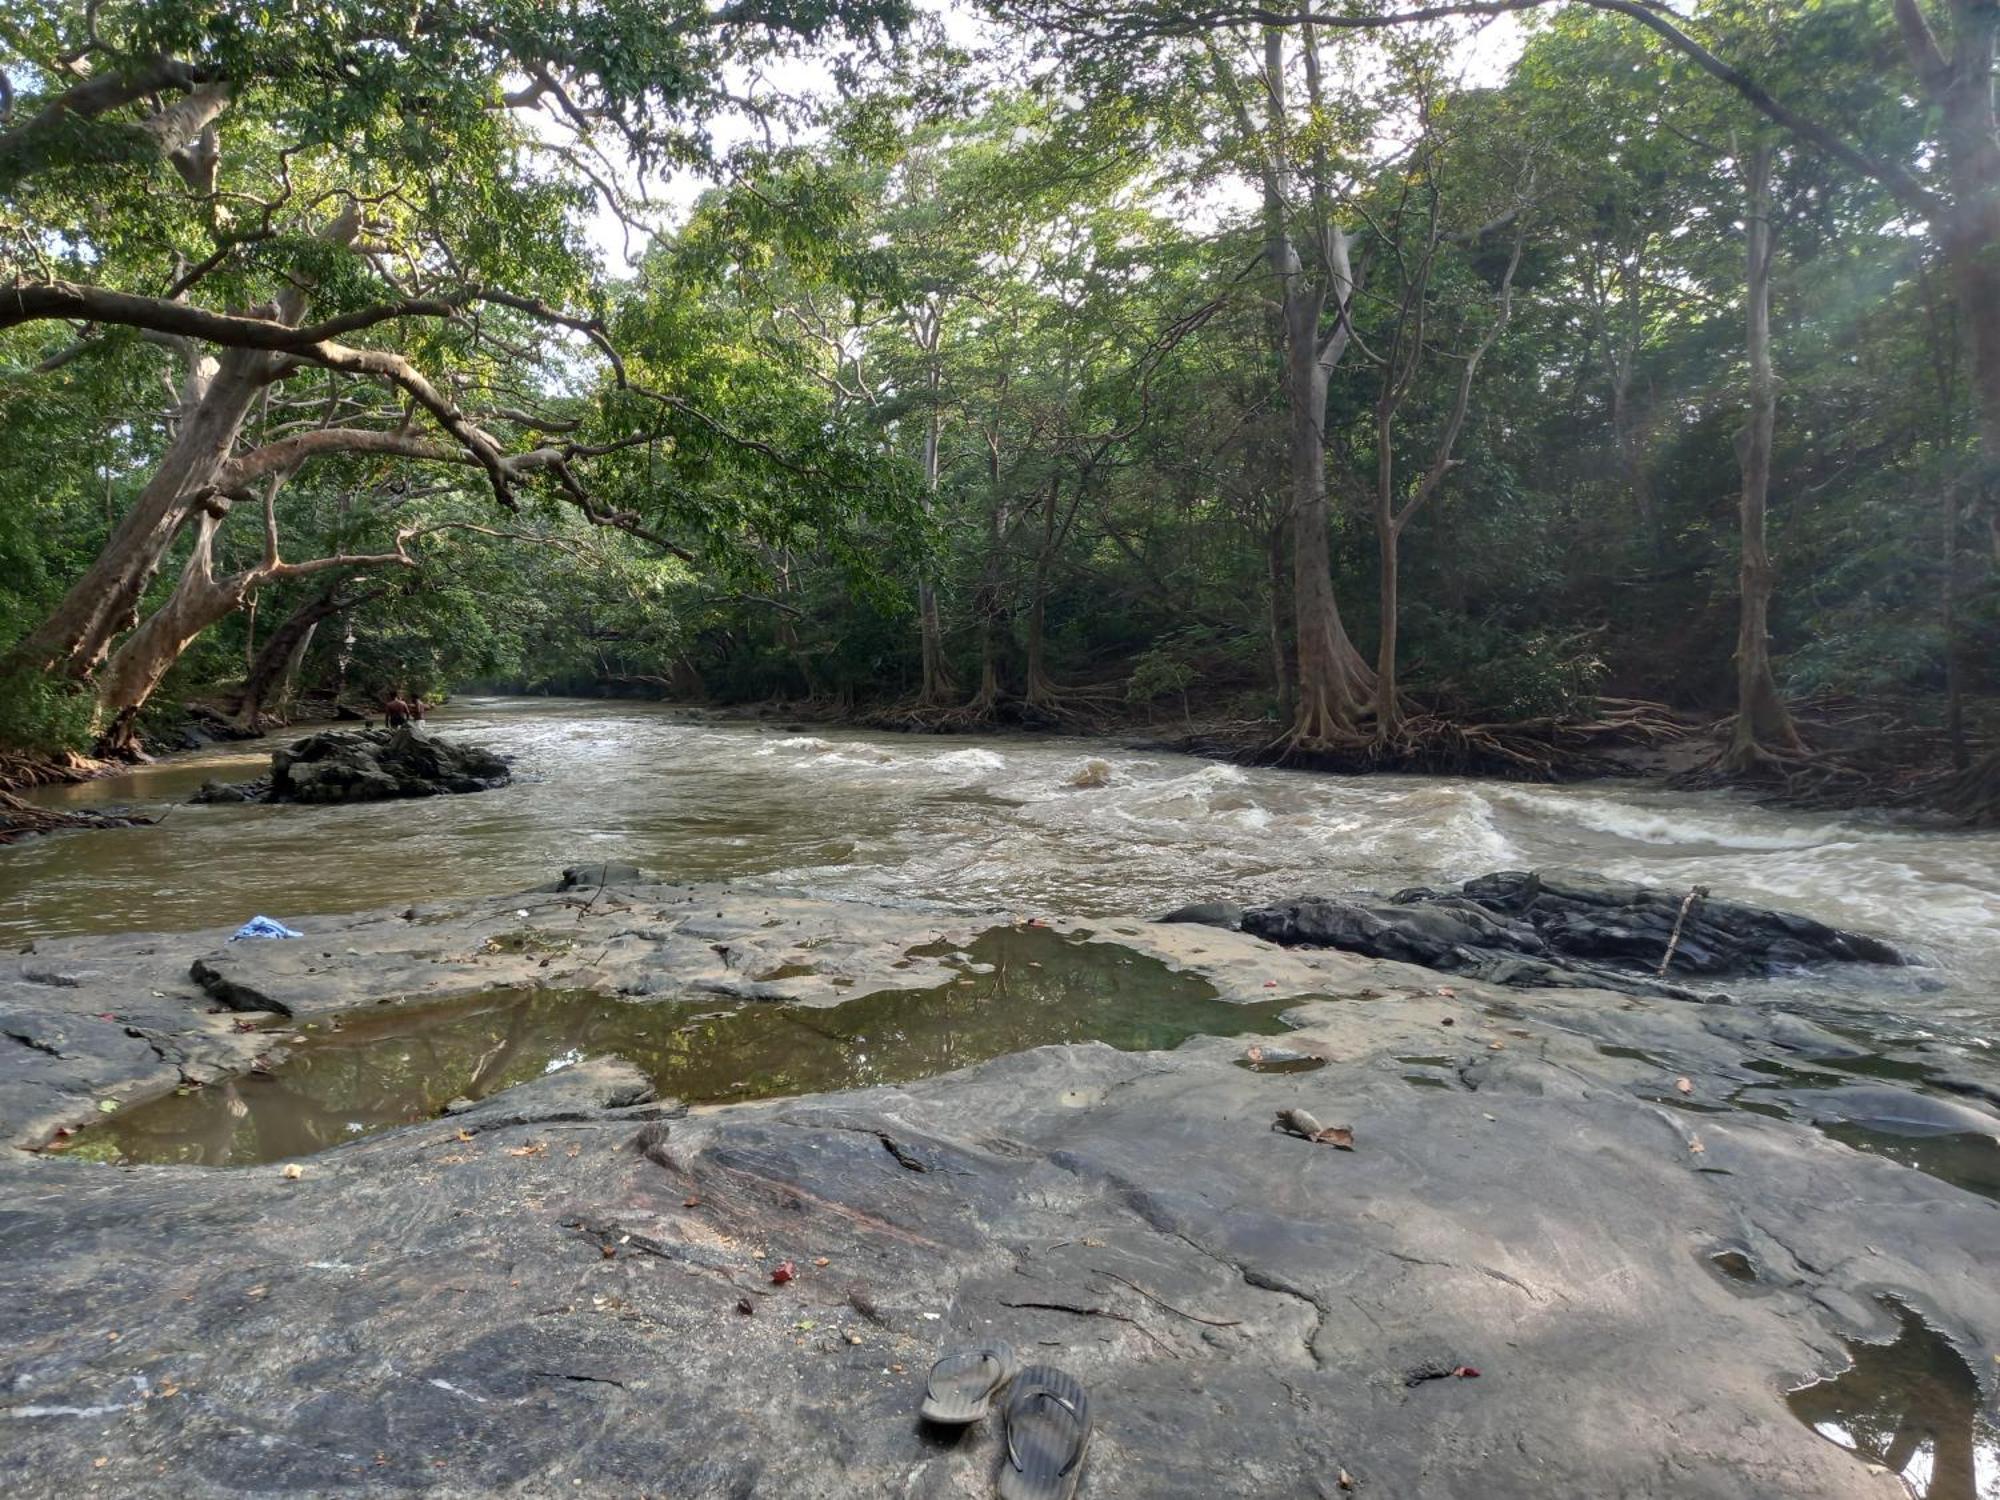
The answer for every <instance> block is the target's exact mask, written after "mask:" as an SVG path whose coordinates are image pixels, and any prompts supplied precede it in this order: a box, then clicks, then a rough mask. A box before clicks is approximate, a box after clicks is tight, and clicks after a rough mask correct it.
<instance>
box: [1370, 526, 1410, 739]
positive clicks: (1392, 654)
mask: <svg viewBox="0 0 2000 1500" xmlns="http://www.w3.org/2000/svg"><path fill="white" fill-rule="evenodd" d="M1375 540H1376V549H1377V552H1378V555H1379V558H1380V562H1381V569H1382V576H1381V584H1380V586H1381V610H1382V629H1381V640H1380V642H1379V643H1378V646H1377V649H1376V656H1375V733H1376V736H1377V737H1378V738H1380V739H1387V738H1388V737H1389V736H1391V735H1393V734H1395V733H1396V732H1397V730H1398V729H1399V728H1400V727H1401V725H1402V722H1403V715H1402V709H1401V708H1400V707H1399V706H1398V704H1397V701H1396V649H1397V640H1396V625H1397V621H1398V619H1399V617H1400V612H1401V608H1402V600H1401V591H1402V557H1401V548H1402V535H1401V531H1400V529H1399V528H1398V527H1397V525H1396V523H1395V518H1394V517H1393V516H1391V515H1388V514H1387V513H1386V512H1385V513H1383V514H1380V515H1378V516H1377V525H1376V531H1375Z"/></svg>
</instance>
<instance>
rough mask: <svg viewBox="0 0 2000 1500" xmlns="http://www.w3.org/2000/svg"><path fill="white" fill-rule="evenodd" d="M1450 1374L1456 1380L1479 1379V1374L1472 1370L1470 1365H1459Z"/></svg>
mask: <svg viewBox="0 0 2000 1500" xmlns="http://www.w3.org/2000/svg"><path fill="white" fill-rule="evenodd" d="M1451 1373H1452V1377H1453V1378H1454V1379H1457V1380H1477V1379H1478V1378H1479V1372H1478V1371H1477V1370H1475V1369H1473V1368H1472V1366H1471V1365H1459V1366H1457V1367H1455V1368H1454V1369H1453V1370H1452V1372H1451Z"/></svg>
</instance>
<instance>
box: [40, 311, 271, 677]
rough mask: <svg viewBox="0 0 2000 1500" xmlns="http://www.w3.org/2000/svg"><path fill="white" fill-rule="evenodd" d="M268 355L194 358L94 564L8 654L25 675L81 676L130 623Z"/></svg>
mask: <svg viewBox="0 0 2000 1500" xmlns="http://www.w3.org/2000/svg"><path fill="white" fill-rule="evenodd" d="M267 360H268V356H267V355H264V354H262V353H260V352H258V351H255V350H240V349H239V350H231V351H229V352H228V353H226V354H224V355H223V356H222V358H221V359H220V360H219V361H215V360H211V359H209V358H207V357H206V356H197V357H196V358H195V359H194V361H193V365H194V370H193V371H192V372H191V373H190V376H189V379H188V382H187V387H186V389H187V393H188V396H189V398H190V399H189V402H188V404H187V405H186V407H185V408H184V415H183V417H182V420H181V425H180V430H179V431H178V432H176V433H175V434H174V440H173V442H172V443H171V444H170V445H169V446H168V448H167V452H166V456H165V457H164V458H162V459H161V460H160V466H159V468H158V469H156V470H155V471H154V473H153V476H152V478H151V479H149V480H148V481H147V482H146V486H145V488H144V489H142V490H141V491H140V492H139V497H138V499H137V500H135V501H134V502H133V504H132V508H131V509H130V510H129V511H127V512H126V514H125V518H124V519H123V520H122V521H120V522H119V524H118V527H117V529H116V530H115V531H113V532H112V534H111V538H110V540H109V541H107V542H106V543H105V544H104V548H103V550H102V551H101V552H99V553H98V555H97V558H96V560H95V561H94V562H93V563H92V564H91V565H90V567H89V568H88V569H87V570H86V571H85V573H84V575H83V576H82V577H81V578H79V579H78V580H77V581H76V583H75V584H73V585H72V586H71V587H70V590H69V592H68V593H66V594H64V595H63V597H62V600H61V602H60V603H58V604H57V605H56V607H55V609H54V611H52V612H51V613H50V615H49V617H48V618H47V619H46V620H45V621H43V622H42V624H41V625H40V626H38V627H37V628H36V629H35V630H34V631H33V632H31V633H30V634H29V635H28V636H27V637H26V638H25V639H23V640H22V642H21V644H20V645H19V646H18V647H16V648H15V650H14V652H13V653H12V657H13V660H14V662H15V664H16V665H18V666H21V667H25V668H27V669H29V670H31V671H36V672H45V673H49V674H51V675H54V676H60V677H66V678H70V679H72V680H81V679H83V678H84V677H87V676H88V675H89V674H90V673H91V672H92V671H93V670H94V669H95V668H96V667H97V664H98V663H99V662H101V661H102V660H103V659H104V656H105V653H106V652H107V651H108V650H109V649H110V645H111V642H112V640H113V639H114V638H115V637H116V636H117V634H118V632H119V631H121V630H123V629H125V628H126V627H127V626H128V625H130V624H131V623H132V620H133V618H134V617H135V615H136V613H137V610H138V605H139V600H140V597H141V596H142V595H143V594H144V593H145V591H146V586H147V584H149V583H150V582H151V581H152V579H153V575H154V574H155V573H157V572H158V571H159V567H160V563H161V561H162V560H163V559H164V558H165V557H166V555H167V551H168V549H169V548H171V547H172V546H173V544H174V541H175V539H176V538H177V537H178V536H179V535H180V534H181V531H182V530H183V529H184V528H185V527H186V525H187V523H188V521H189V519H190V518H191V517H192V516H193V515H194V513H195V512H196V511H197V510H198V509H199V508H200V506H201V497H202V494H203V491H205V490H206V489H207V487H208V486H210V485H212V484H213V483H214V482H215V479H216V476H217V474H218V473H219V472H220V471H221V469H222V466H223V465H224V464H225V463H226V462H227V461H228V459H229V454H230V450H231V448H232V447H233V446H234V444H235V442H236V437H237V434H238V432H239V431H241V429H242V426H243V419H244V418H245V417H246V416H247V415H248V414H249V411H250V404H251V402H252V401H253V400H254V399H255V398H256V396H257V393H258V392H259V391H260V390H262V389H263V385H264V372H265V369H266V362H267Z"/></svg>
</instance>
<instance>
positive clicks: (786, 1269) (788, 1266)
mask: <svg viewBox="0 0 2000 1500" xmlns="http://www.w3.org/2000/svg"><path fill="white" fill-rule="evenodd" d="M798 1274H799V1269H798V1267H797V1266H795V1265H793V1264H792V1263H791V1262H790V1261H786V1262H785V1263H784V1264H783V1265H781V1266H779V1267H778V1268H777V1269H776V1270H775V1271H773V1272H772V1273H771V1284H772V1285H773V1286H783V1285H784V1284H785V1283H786V1282H788V1281H790V1280H792V1279H793V1278H794V1277H796V1276H797V1275H798Z"/></svg>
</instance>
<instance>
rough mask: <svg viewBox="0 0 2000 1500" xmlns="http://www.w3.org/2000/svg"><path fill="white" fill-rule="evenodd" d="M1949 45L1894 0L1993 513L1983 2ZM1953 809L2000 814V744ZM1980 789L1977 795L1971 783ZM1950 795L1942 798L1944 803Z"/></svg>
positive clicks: (1995, 338) (1993, 180)
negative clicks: (1968, 359) (1918, 101)
mask: <svg viewBox="0 0 2000 1500" xmlns="http://www.w3.org/2000/svg"><path fill="white" fill-rule="evenodd" d="M1950 10H1951V22H1952V27H1951V30H1952V52H1951V56H1950V57H1949V58H1948V59H1945V58H1942V57H1938V56H1935V55H1931V54H1929V53H1928V52H1927V48H1928V47H1930V46H1931V45H1934V44H1933V43H1932V41H1931V39H1930V37H1929V33H1928V31H1927V29H1926V27H1925V25H1924V22H1923V20H1922V13H1921V11H1919V10H1918V9H1917V8H1916V7H1915V6H1914V5H1913V4H1911V3H1909V0H1899V3H1898V5H1897V21H1898V23H1899V25H1900V26H1901V28H1902V30H1903V35H1904V40H1905V43H1906V44H1907V45H1908V46H1909V48H1910V50H1911V54H1912V60H1913V62H1914V63H1915V65H1916V68H1917V72H1918V74H1919V75H1920V76H1921V77H1922V78H1923V79H1924V82H1925V85H1926V89H1927V92H1928V93H1929V95H1930V98H1931V101H1932V102H1933V103H1934V104H1936V105H1937V106H1938V108H1939V112H1940V114H1941V116H1942V118H1943V125H1944V129H1943V144H1944V152H1943V155H1944V165H1945V172H1946V176H1947V177H1948V179H1949V180H1950V183H1951V190H1952V202H1951V206H1950V210H1949V212H1948V213H1946V214H1944V215H1943V216H1942V222H1941V223H1940V224H1939V225H1938V229H1939V241H1940V244H1941V245H1942V248H1943V250H1944V255H1945V264H1946V266H1947V267H1948V269H1949V271H1950V274H1951V284H1952V292H1953V295H1954V298H1955V300H1956V301H1957V303H1958V316H1959V318H1960V319H1961V320H1962V322H1963V326H1964V327H1965V329H1966V333H1967V336H1968V339H1969V341H1970V343H1971V346H1972V389H1973V398H1974V402H1975V405H1976V408H1977V415H1978V421H1979V456H1980V459H1981V460H1982V462H1981V465H1980V470H1981V472H1980V478H1979V481H1978V485H1977V489H1976V491H1975V494H1974V504H1975V505H1976V506H1977V507H1978V508H1979V509H1981V510H1984V511H1985V512H1986V513H1987V514H1988V515H1989V516H1992V515H1994V514H1995V513H1996V498H1997V497H1996V495H1995V493H1994V477H1993V476H1995V475H1996V474H2000V132H1996V128H1995V127H1996V120H1995V112H1994V96H1993V71H1994V56H1995V36H1996V32H2000V12H1996V10H1995V8H1994V7H1993V6H1992V5H1991V4H1990V3H1986V0H1951V6H1950ZM1958 784H1959V787H1960V789H1961V790H1960V793H1959V795H1958V797H1957V799H1956V803H1955V805H1954V810H1955V811H1958V812H1959V813H1960V815H1961V816H1964V817H1967V818H1969V819H1970V820H1972V821H1985V822H1993V821H1995V820H1997V819H2000V751H1996V752H1994V753H1992V754H1990V755H1987V756H1986V757H1985V758H1984V759H1983V760H1981V761H1980V762H1979V763H1978V764H1976V765H1974V766H1973V767H1971V768H1970V769H1969V770H1967V771H1965V772H1963V773H1962V774H1961V775H1960V776H1959V778H1958ZM1979 788H1984V789H1985V793H1984V795H1983V796H1981V795H1980V794H1979V793H1978V791H1977V790H1976V789H1979ZM1949 802H1950V799H1948V803H1949Z"/></svg>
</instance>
